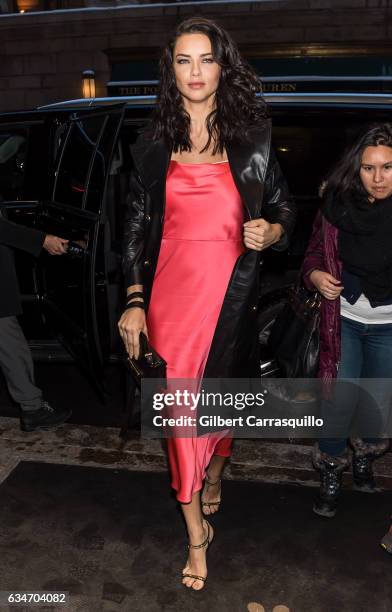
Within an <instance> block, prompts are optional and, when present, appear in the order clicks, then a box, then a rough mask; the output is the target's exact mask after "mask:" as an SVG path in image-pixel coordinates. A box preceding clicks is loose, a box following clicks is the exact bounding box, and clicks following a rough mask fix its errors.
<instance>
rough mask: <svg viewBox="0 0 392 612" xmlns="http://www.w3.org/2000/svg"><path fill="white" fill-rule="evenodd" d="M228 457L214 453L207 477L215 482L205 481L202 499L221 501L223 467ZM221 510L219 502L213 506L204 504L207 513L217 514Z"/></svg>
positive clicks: (204, 500)
mask: <svg viewBox="0 0 392 612" xmlns="http://www.w3.org/2000/svg"><path fill="white" fill-rule="evenodd" d="M226 459H227V457H221V456H220V455H213V456H212V458H211V461H210V464H209V466H208V469H207V478H208V480H209V481H210V482H213V483H215V484H208V483H204V489H203V494H202V501H203V502H209V503H213V502H214V501H215V502H219V501H220V494H221V483H220V479H221V477H222V472H223V468H224V466H225V461H226ZM218 510H219V504H218V503H217V504H216V505H212V506H203V512H204V514H205V515H207V516H208V515H210V514H215V512H217V511H218Z"/></svg>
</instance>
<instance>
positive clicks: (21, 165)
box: [0, 127, 28, 200]
mask: <svg viewBox="0 0 392 612" xmlns="http://www.w3.org/2000/svg"><path fill="white" fill-rule="evenodd" d="M27 138H28V131H27V129H25V130H23V129H12V128H11V129H10V128H9V127H8V128H4V130H2V131H0V200H20V199H22V192H23V182H24V176H25V162H26V149H27Z"/></svg>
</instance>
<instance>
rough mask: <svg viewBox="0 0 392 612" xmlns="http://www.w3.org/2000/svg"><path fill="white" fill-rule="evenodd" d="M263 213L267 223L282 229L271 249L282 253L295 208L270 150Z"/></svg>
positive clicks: (294, 217) (293, 219) (294, 215)
mask: <svg viewBox="0 0 392 612" xmlns="http://www.w3.org/2000/svg"><path fill="white" fill-rule="evenodd" d="M263 212H264V215H265V218H266V219H267V221H269V223H280V224H281V226H282V227H283V230H284V233H283V236H282V237H281V239H280V240H279V242H276V243H275V244H274V245H273V246H272V247H271V248H272V249H275V250H277V251H284V250H285V249H287V247H288V245H289V238H290V235H291V233H292V231H293V229H294V225H295V219H296V208H295V204H294V201H293V199H292V196H291V194H290V192H289V188H288V186H287V183H286V179H285V178H284V176H283V173H282V170H281V169H280V166H279V162H278V160H277V159H276V155H275V152H274V150H273V149H272V148H271V150H270V156H269V160H268V167H267V173H266V178H265V186H264V199H263Z"/></svg>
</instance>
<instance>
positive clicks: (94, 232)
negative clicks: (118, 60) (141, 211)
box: [36, 106, 124, 392]
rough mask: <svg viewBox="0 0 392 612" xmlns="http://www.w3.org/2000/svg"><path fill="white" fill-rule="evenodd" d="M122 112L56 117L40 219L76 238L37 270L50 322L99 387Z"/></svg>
mask: <svg viewBox="0 0 392 612" xmlns="http://www.w3.org/2000/svg"><path fill="white" fill-rule="evenodd" d="M123 114H124V109H123V107H122V106H121V107H119V106H115V107H113V106H112V107H102V108H100V109H91V110H86V111H84V110H83V111H81V112H76V113H73V114H71V115H69V116H68V117H67V118H66V119H65V118H61V120H57V122H56V126H55V129H54V149H55V150H54V159H55V161H54V165H53V171H52V176H51V181H50V185H51V193H50V197H49V198H48V200H47V201H44V202H43V203H42V205H41V206H40V212H39V218H38V220H37V226H38V227H39V229H41V230H43V231H45V232H47V233H51V234H55V235H57V236H60V237H63V238H66V239H68V240H70V241H71V242H70V248H69V253H68V254H67V255H65V256H62V257H55V256H53V257H50V256H44V257H42V258H41V263H40V265H39V267H38V269H37V278H36V282H37V285H38V288H39V294H40V297H41V307H42V314H43V317H44V320H45V324H46V326H48V327H49V328H50V329H51V330H52V331H53V333H54V334H55V335H56V336H57V338H58V339H59V340H60V342H61V343H62V344H63V345H64V346H65V347H66V348H67V350H68V351H69V352H70V353H71V354H72V355H73V357H74V359H75V361H76V362H77V363H78V364H79V365H80V367H81V368H82V369H83V370H84V372H85V373H86V374H87V375H88V377H89V379H90V381H91V382H92V383H93V384H94V386H95V388H96V389H97V390H99V391H101V392H103V365H104V351H103V341H102V338H104V337H105V336H106V332H107V330H106V326H107V325H108V313H107V306H106V305H107V300H106V285H107V282H106V281H107V279H106V270H105V231H106V227H107V224H106V210H105V206H106V191H107V184H108V177H109V173H110V168H111V164H112V159H113V155H114V152H115V149H116V143H117V138H118V134H119V130H120V127H121V123H122V120H123Z"/></svg>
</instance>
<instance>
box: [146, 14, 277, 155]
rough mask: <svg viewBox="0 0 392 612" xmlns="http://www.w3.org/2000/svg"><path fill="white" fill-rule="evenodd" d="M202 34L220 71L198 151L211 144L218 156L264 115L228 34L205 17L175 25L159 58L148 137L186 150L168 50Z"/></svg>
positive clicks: (185, 121) (256, 87)
mask: <svg viewBox="0 0 392 612" xmlns="http://www.w3.org/2000/svg"><path fill="white" fill-rule="evenodd" d="M195 33H197V34H205V35H206V36H208V38H209V39H210V41H211V47H212V54H213V58H214V60H215V61H216V62H217V63H218V64H219V65H220V67H221V76H220V80H219V85H218V89H217V91H216V94H215V108H214V110H213V111H212V112H211V113H210V114H209V115H208V117H207V130H208V141H207V144H206V145H205V147H204V149H203V151H206V150H208V149H209V148H210V146H211V144H212V145H213V149H212V152H213V154H214V155H215V154H216V153H217V152H218V151H219V152H220V153H222V152H223V149H224V147H225V145H226V144H227V143H229V142H233V141H238V140H244V138H245V139H246V138H247V134H248V131H249V128H251V127H253V126H258V125H262V124H263V123H264V122H265V119H266V116H267V112H266V104H265V102H264V100H263V99H262V97H256V93H261V91H262V87H261V83H260V80H259V78H258V77H257V75H256V73H255V72H254V70H253V69H252V68H251V67H250V66H249V65H248V63H247V62H246V61H245V60H244V59H243V58H242V57H241V55H240V53H239V51H238V48H237V46H236V44H235V43H234V41H233V40H232V39H231V37H230V36H229V34H228V33H227V32H226V31H225V30H224V29H223V28H221V27H220V26H219V25H217V24H216V23H215V22H214V21H211V20H210V19H204V18H202V17H192V18H190V19H186V20H185V21H183V22H182V23H180V24H179V25H178V27H177V29H176V30H175V32H174V34H173V36H172V37H171V39H170V41H169V42H168V44H167V45H166V47H165V48H164V49H163V53H162V55H161V59H160V63H159V68H160V85H159V92H158V99H157V106H156V109H155V111H154V114H153V116H152V120H151V125H150V129H149V130H148V131H149V132H150V133H151V135H152V138H153V139H154V140H155V139H160V138H163V139H164V141H165V143H166V145H167V146H168V147H169V148H170V149H173V150H174V151H175V152H177V151H190V150H191V149H192V143H191V139H190V116H189V114H188V113H187V112H186V110H185V109H184V105H183V101H182V96H181V94H180V92H179V91H178V89H177V86H176V80H175V75H174V69H173V51H174V46H175V44H176V41H177V39H178V38H179V37H180V36H182V35H183V34H195Z"/></svg>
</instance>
